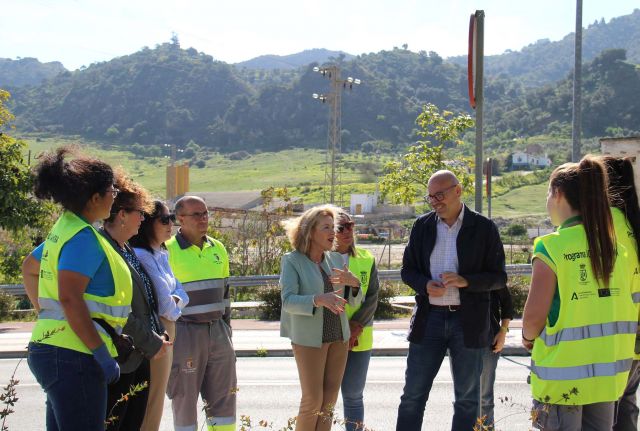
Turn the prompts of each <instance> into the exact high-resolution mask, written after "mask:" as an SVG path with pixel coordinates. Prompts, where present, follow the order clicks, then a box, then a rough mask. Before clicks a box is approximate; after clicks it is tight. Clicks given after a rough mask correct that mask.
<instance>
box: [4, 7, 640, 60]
mask: <svg viewBox="0 0 640 431" xmlns="http://www.w3.org/2000/svg"><path fill="white" fill-rule="evenodd" d="M583 7H584V11H583V25H584V26H585V27H586V26H587V25H588V24H590V23H592V22H593V21H594V20H596V19H598V20H599V19H600V18H604V19H605V20H606V21H607V22H608V21H609V20H610V19H611V18H613V17H616V16H620V15H626V14H629V13H631V12H633V10H634V8H640V1H638V0H611V1H603V0H584V6H583ZM476 9H483V10H484V11H485V15H486V24H485V25H486V29H485V37H486V41H485V53H486V54H500V53H502V52H504V51H505V50H506V49H511V50H518V49H520V48H522V47H523V46H526V45H528V44H530V43H533V42H535V41H536V40H538V39H543V38H548V39H551V40H558V39H561V38H562V37H563V36H565V35H566V34H567V33H570V32H572V31H573V30H574V28H575V21H574V19H575V0H536V1H523V0H475V1H473V0H439V1H434V0H313V1H310V0H271V1H269V0H225V1H221V0H207V1H205V0H180V1H169V0H110V1H104V0H9V1H4V2H3V5H2V20H1V23H2V24H1V25H0V57H4V58H16V57H36V58H38V59H39V60H40V61H54V60H57V61H61V62H62V63H63V64H64V65H65V67H67V68H68V69H77V68H78V67H80V66H82V65H85V66H88V65H89V64H91V63H93V62H96V61H105V60H109V59H111V58H113V57H117V56H120V55H126V54H131V53H133V52H135V51H137V50H139V49H140V48H142V47H144V46H148V47H154V46H155V45H156V44H158V43H162V42H166V41H168V40H169V38H170V37H171V34H172V32H175V33H176V34H177V35H178V37H179V39H180V43H181V45H182V47H183V48H188V47H194V48H196V49H197V50H199V51H204V52H206V53H207V54H210V55H212V56H213V57H214V58H216V59H218V60H222V61H226V62H229V63H235V62H239V61H243V60H248V59H250V58H253V57H256V56H258V55H264V54H280V55H283V54H291V53H295V52H299V51H302V50H304V49H311V48H328V49H333V50H343V51H346V52H349V53H351V54H361V53H369V52H377V51H380V50H383V49H391V48H393V47H394V46H398V47H399V46H402V45H403V44H405V43H406V44H408V45H409V49H410V50H412V51H420V50H426V51H436V52H437V53H439V54H440V55H441V56H443V57H448V56H451V55H460V54H465V53H466V39H467V26H468V22H469V15H470V14H471V13H473V12H474V11H475V10H476Z"/></svg>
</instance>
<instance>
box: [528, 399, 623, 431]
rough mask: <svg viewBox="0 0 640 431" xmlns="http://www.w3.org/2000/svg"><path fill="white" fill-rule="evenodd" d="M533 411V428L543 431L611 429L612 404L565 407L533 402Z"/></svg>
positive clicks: (603, 430)
mask: <svg viewBox="0 0 640 431" xmlns="http://www.w3.org/2000/svg"><path fill="white" fill-rule="evenodd" d="M533 411H534V413H533V417H534V421H533V426H534V428H537V429H539V430H543V431H608V430H610V429H611V427H613V413H614V403H613V402H607V403H594V404H587V405H584V406H565V405H558V404H543V403H541V402H539V401H536V400H533Z"/></svg>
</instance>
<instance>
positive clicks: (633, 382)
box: [613, 360, 640, 431]
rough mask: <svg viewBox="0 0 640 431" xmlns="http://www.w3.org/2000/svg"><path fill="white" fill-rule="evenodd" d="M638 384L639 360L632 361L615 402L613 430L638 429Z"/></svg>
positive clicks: (626, 430) (636, 430)
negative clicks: (622, 389)
mask: <svg viewBox="0 0 640 431" xmlns="http://www.w3.org/2000/svg"><path fill="white" fill-rule="evenodd" d="M638 385H640V361H635V360H634V361H633V365H631V371H630V372H629V380H628V381H627V387H626V388H625V390H624V393H623V394H622V398H620V400H618V402H617V403H616V407H617V411H616V423H615V425H614V426H613V431H638V404H637V402H636V391H637V390H638Z"/></svg>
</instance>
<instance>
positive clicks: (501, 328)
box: [500, 326, 509, 334]
mask: <svg viewBox="0 0 640 431" xmlns="http://www.w3.org/2000/svg"><path fill="white" fill-rule="evenodd" d="M500 330H501V331H502V332H504V333H505V334H506V333H508V332H509V326H501V327H500Z"/></svg>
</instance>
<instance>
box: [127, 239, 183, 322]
mask: <svg viewBox="0 0 640 431" xmlns="http://www.w3.org/2000/svg"><path fill="white" fill-rule="evenodd" d="M133 251H134V252H135V253H136V256H138V259H139V260H140V263H142V266H144V269H145V270H146V271H147V274H149V277H151V281H152V283H153V288H154V289H155V292H156V297H157V299H158V314H159V315H160V316H162V317H164V318H165V319H167V320H171V321H174V322H175V321H176V320H178V317H180V315H181V314H182V309H183V308H184V307H186V305H187V304H188V303H189V296H188V295H187V293H186V292H185V291H184V289H183V288H182V285H181V284H180V282H179V281H178V280H177V279H176V277H175V276H174V275H173V271H171V267H170V266H169V254H168V253H167V251H166V250H156V251H155V252H154V253H151V252H150V251H148V250H145V249H143V248H134V249H133ZM174 297H175V298H178V302H177V303H176V301H175V299H174Z"/></svg>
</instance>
